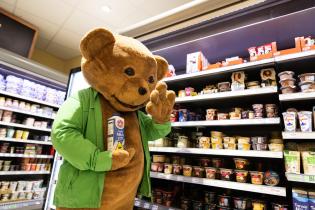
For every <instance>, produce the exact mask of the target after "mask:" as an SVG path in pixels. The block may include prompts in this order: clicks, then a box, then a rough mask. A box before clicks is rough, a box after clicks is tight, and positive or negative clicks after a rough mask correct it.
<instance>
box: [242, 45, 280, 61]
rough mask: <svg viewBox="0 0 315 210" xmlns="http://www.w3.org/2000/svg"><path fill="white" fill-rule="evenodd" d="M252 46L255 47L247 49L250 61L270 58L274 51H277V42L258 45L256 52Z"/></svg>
mask: <svg viewBox="0 0 315 210" xmlns="http://www.w3.org/2000/svg"><path fill="white" fill-rule="evenodd" d="M254 48H255V47H251V48H249V49H248V52H249V53H250V61H259V60H263V59H267V58H272V57H273V55H274V53H275V52H277V42H272V43H270V44H265V45H262V46H260V47H258V49H257V50H256V53H255V52H254V50H255V49H254ZM255 55H256V56H255Z"/></svg>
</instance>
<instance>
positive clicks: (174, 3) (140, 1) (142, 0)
mask: <svg viewBox="0 0 315 210" xmlns="http://www.w3.org/2000/svg"><path fill="white" fill-rule="evenodd" d="M129 1H130V2H131V3H132V4H133V5H136V6H137V7H138V8H141V9H142V10H145V11H146V12H148V13H150V14H151V15H158V14H160V13H162V12H166V11H168V10H170V9H173V8H175V7H179V6H181V5H183V4H185V3H188V2H191V0H171V1H169V0H158V1H156V0H129Z"/></svg>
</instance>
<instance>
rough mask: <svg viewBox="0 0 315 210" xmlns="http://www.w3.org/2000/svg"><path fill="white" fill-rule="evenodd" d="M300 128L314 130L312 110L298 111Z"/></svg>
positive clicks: (308, 130)
mask: <svg viewBox="0 0 315 210" xmlns="http://www.w3.org/2000/svg"><path fill="white" fill-rule="evenodd" d="M298 116H299V122H300V128H301V131H302V132H312V125H313V123H312V112H309V111H301V112H298Z"/></svg>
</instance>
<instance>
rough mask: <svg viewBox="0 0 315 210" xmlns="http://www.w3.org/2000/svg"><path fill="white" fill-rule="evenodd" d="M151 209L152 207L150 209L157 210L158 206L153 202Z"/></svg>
mask: <svg viewBox="0 0 315 210" xmlns="http://www.w3.org/2000/svg"><path fill="white" fill-rule="evenodd" d="M151 209H152V210H158V209H159V207H158V205H154V204H153V205H152V207H151Z"/></svg>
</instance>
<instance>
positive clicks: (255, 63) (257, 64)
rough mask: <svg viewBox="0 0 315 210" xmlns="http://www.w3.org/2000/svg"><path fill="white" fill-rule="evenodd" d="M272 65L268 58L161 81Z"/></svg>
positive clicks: (272, 60) (271, 59)
mask: <svg viewBox="0 0 315 210" xmlns="http://www.w3.org/2000/svg"><path fill="white" fill-rule="evenodd" d="M273 63H274V58H269V59H264V60H260V61H253V62H247V63H242V64H238V65H233V66H227V67H221V68H217V69H211V70H204V71H200V72H196V73H191V74H182V75H178V76H174V77H167V78H164V79H163V81H164V82H178V81H181V80H188V79H189V80H190V79H196V78H200V77H207V76H210V75H215V74H220V73H228V72H233V71H238V70H241V69H247V68H257V67H261V66H266V65H271V64H273Z"/></svg>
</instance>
